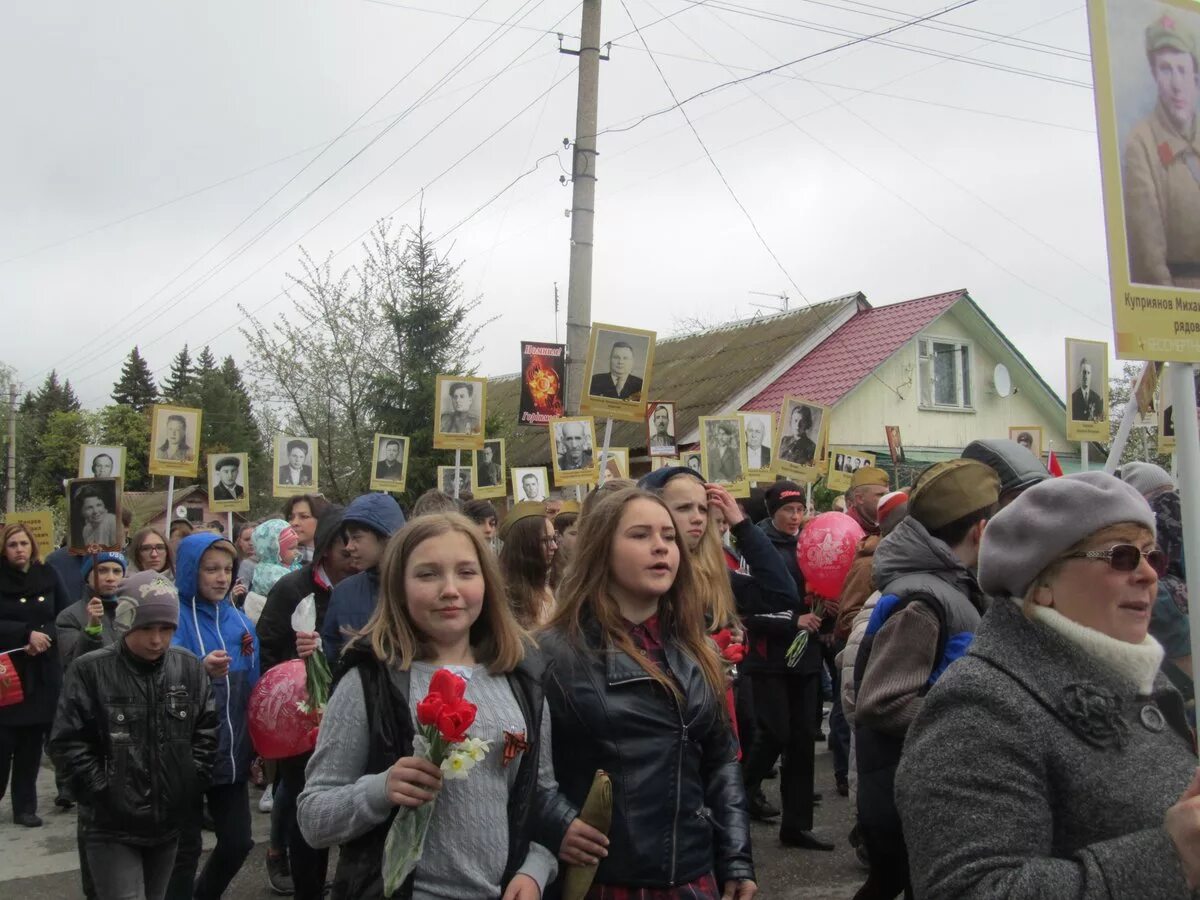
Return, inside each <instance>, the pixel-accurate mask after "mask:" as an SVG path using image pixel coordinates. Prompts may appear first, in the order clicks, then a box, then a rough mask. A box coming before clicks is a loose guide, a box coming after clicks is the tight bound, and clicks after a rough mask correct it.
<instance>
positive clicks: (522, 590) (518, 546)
mask: <svg viewBox="0 0 1200 900" xmlns="http://www.w3.org/2000/svg"><path fill="white" fill-rule="evenodd" d="M546 522H547V519H546V518H545V517H544V516H532V517H530V518H526V519H520V520H518V521H516V522H514V523H513V525H512V527H511V528H509V530H508V536H507V537H505V539H504V546H503V547H501V548H500V575H501V577H502V578H503V579H504V587H505V590H506V592H507V594H508V603H509V606H510V607H511V608H512V611H513V615H515V616H516V617H517V621H518V622H520V623H521V625H522V627H524V628H535V627H537V625H538V620H539V614H540V612H541V606H542V603H543V602H544V601H545V598H546V582H547V579H548V578H549V575H550V566H548V565H547V564H546V549H545V546H544V544H543V541H544V540H545V538H546V536H547V535H546Z"/></svg>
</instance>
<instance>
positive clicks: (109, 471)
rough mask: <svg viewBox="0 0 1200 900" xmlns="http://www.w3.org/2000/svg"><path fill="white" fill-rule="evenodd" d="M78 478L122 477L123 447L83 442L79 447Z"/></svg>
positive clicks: (123, 466)
mask: <svg viewBox="0 0 1200 900" xmlns="http://www.w3.org/2000/svg"><path fill="white" fill-rule="evenodd" d="M78 477H80V478H124V477H125V448H124V447H120V446H100V445H97V444H85V445H84V446H82V447H80V448H79V476H78Z"/></svg>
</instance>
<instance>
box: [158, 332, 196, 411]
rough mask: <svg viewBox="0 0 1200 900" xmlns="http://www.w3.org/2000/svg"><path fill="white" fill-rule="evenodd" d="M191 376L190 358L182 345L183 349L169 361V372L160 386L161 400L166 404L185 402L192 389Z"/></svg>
mask: <svg viewBox="0 0 1200 900" xmlns="http://www.w3.org/2000/svg"><path fill="white" fill-rule="evenodd" d="M192 375H193V369H192V357H191V355H190V354H189V353H188V348H187V344H184V345H183V349H182V350H180V351H179V352H178V353H177V354H175V358H174V359H173V360H171V371H170V372H168V373H167V377H166V379H165V380H164V381H163V384H162V395H163V399H164V400H166V401H167V402H168V403H177V404H178V403H185V402H187V397H188V393H189V391H190V390H191V387H192Z"/></svg>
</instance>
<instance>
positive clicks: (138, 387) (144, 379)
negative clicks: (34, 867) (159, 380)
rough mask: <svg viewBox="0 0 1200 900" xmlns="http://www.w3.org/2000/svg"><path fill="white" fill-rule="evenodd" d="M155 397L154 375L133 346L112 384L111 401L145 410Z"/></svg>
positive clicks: (156, 389)
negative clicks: (118, 375)
mask: <svg viewBox="0 0 1200 900" xmlns="http://www.w3.org/2000/svg"><path fill="white" fill-rule="evenodd" d="M157 399H158V386H157V385H156V384H155V383H154V376H152V375H151V374H150V367H149V366H148V365H146V360H145V358H144V357H143V356H142V354H141V353H139V352H138V348H137V347H134V348H133V349H132V350H130V351H129V358H128V359H127V360H125V365H124V366H123V367H122V368H121V377H120V379H119V380H118V381H117V383H116V384H114V385H113V389H112V400H113V403H116V404H117V405H119V406H128V407H130V408H131V409H134V410H136V411H137V412H145V411H146V410H148V409H149V408H150V406H151V405H152V404H153V403H154V401H155V400H157Z"/></svg>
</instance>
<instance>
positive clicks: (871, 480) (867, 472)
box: [850, 466, 892, 490]
mask: <svg viewBox="0 0 1200 900" xmlns="http://www.w3.org/2000/svg"><path fill="white" fill-rule="evenodd" d="M868 484H873V485H876V486H878V487H891V486H892V481H891V479H890V478H888V473H887V472H885V471H884V470H883V469H881V468H879V467H878V466H863V467H862V468H861V469H859V470H858V471H856V472H855V473H854V474H853V475H852V476H850V490H854V489H855V488H858V487H865V486H866V485H868Z"/></svg>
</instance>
